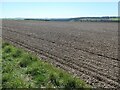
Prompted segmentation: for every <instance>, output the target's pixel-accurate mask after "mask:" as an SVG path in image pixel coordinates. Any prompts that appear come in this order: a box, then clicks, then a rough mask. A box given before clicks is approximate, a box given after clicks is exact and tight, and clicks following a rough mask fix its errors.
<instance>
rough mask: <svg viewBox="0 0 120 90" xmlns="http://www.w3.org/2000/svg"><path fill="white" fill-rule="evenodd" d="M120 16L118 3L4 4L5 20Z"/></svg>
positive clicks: (3, 15) (3, 14) (3, 13)
mask: <svg viewBox="0 0 120 90" xmlns="http://www.w3.org/2000/svg"><path fill="white" fill-rule="evenodd" d="M88 16H90V17H92V16H118V3H117V2H74V3H73V2H36V3H35V2H31V3H30V2H26V3H25V2H4V3H2V16H0V17H3V18H18V17H21V18H70V17H88Z"/></svg>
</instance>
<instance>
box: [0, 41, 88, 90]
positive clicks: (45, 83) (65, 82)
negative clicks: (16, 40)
mask: <svg viewBox="0 0 120 90" xmlns="http://www.w3.org/2000/svg"><path fill="white" fill-rule="evenodd" d="M2 66H3V68H2V69H3V70H2V87H3V88H64V89H67V90H68V89H69V90H70V89H71V88H82V90H88V89H90V85H87V84H86V83H85V82H83V81H82V80H80V79H79V78H77V77H73V75H71V74H69V73H67V72H65V71H63V70H62V69H58V68H56V67H54V66H53V65H51V64H49V63H46V62H44V61H42V60H40V59H39V58H38V57H37V56H35V55H32V54H31V53H29V52H26V51H24V50H23V49H20V48H16V47H15V46H13V45H11V44H9V43H6V42H4V43H3V44H2Z"/></svg>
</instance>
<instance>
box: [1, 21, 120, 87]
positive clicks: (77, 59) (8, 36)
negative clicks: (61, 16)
mask: <svg viewBox="0 0 120 90" xmlns="http://www.w3.org/2000/svg"><path fill="white" fill-rule="evenodd" d="M2 37H3V39H4V40H6V41H8V42H11V43H13V44H14V45H16V46H19V47H22V48H25V49H27V50H29V51H32V52H33V53H36V54H37V55H39V56H40V57H41V58H42V59H44V60H46V61H47V62H49V63H52V64H54V65H55V66H56V67H59V68H62V69H64V70H66V71H68V72H69V73H72V74H73V75H75V76H78V77H80V78H81V79H82V80H84V81H85V82H86V83H88V84H90V85H92V86H93V87H107V88H108V87H109V88H115V87H120V84H119V80H118V77H119V65H118V63H119V59H118V24H117V23H112V22H111V23H110V22H109V23H108V22H102V23H101V22H54V21H49V22H47V21H46V22H45V21H32V20H29V21H27V20H3V21H2Z"/></svg>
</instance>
